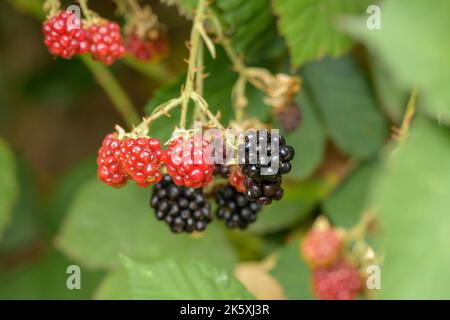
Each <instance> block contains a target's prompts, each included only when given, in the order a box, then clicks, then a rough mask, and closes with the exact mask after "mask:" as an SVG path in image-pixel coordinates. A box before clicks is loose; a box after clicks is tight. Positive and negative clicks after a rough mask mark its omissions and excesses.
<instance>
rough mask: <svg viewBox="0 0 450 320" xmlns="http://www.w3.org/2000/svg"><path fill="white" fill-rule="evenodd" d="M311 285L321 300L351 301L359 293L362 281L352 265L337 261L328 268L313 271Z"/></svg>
mask: <svg viewBox="0 0 450 320" xmlns="http://www.w3.org/2000/svg"><path fill="white" fill-rule="evenodd" d="M312 284H313V291H314V294H315V295H316V296H317V298H319V299H321V300H351V299H354V298H355V297H356V296H357V294H358V293H359V292H360V291H361V289H362V285H363V281H362V279H361V276H360V274H359V272H358V269H357V268H356V267H355V266H354V265H352V264H350V263H349V262H346V261H338V262H336V263H335V264H334V265H332V266H331V267H330V268H319V269H315V270H313V275H312Z"/></svg>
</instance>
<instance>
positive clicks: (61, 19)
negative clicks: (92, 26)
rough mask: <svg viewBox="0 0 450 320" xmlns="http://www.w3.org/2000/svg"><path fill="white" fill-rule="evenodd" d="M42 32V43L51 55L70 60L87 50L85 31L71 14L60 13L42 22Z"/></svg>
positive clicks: (77, 19)
mask: <svg viewBox="0 0 450 320" xmlns="http://www.w3.org/2000/svg"><path fill="white" fill-rule="evenodd" d="M42 31H43V33H44V43H45V45H46V46H47V47H48V51H49V52H50V53H51V54H52V55H55V56H59V57H62V58H65V59H70V58H72V57H73V56H74V55H76V54H82V53H85V52H87V50H88V47H89V42H88V40H87V34H86V30H85V29H83V23H82V21H81V20H80V19H79V18H78V17H77V16H76V15H75V13H73V12H70V11H61V12H60V13H59V14H57V15H55V16H54V17H52V18H50V19H49V20H47V21H45V22H44V24H43V25H42Z"/></svg>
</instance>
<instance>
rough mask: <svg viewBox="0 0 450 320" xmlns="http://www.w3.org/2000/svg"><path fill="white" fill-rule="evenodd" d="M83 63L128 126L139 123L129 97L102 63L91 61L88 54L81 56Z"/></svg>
mask: <svg viewBox="0 0 450 320" xmlns="http://www.w3.org/2000/svg"><path fill="white" fill-rule="evenodd" d="M81 59H82V61H83V62H84V64H85V65H86V66H87V67H88V68H89V70H91V72H92V74H93V75H94V77H95V78H96V79H97V81H98V83H99V84H100V86H101V87H102V88H103V89H104V90H105V92H106V94H107V95H108V97H109V98H110V99H111V101H112V103H113V105H114V107H115V108H116V110H117V111H118V112H119V113H120V114H121V115H122V117H123V118H124V120H125V121H126V123H127V124H128V125H129V126H132V125H133V124H136V123H139V115H138V113H137V111H136V110H137V109H136V108H135V107H134V105H133V103H132V102H131V100H130V98H129V97H128V95H127V94H126V92H125V91H124V89H123V88H122V86H121V85H120V83H119V82H118V81H117V80H116V78H115V77H114V75H113V74H112V73H111V72H110V71H109V70H108V69H107V68H106V67H104V66H103V65H102V64H100V63H98V62H95V61H93V60H92V59H91V58H89V57H88V56H81Z"/></svg>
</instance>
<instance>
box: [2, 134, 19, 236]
mask: <svg viewBox="0 0 450 320" xmlns="http://www.w3.org/2000/svg"><path fill="white" fill-rule="evenodd" d="M17 196H18V182H17V178H16V165H15V163H14V157H13V154H12V152H11V150H10V149H9V147H8V146H7V144H6V143H5V142H4V141H3V140H2V139H1V138H0V199H1V200H0V235H1V233H2V231H3V230H4V228H5V227H6V225H7V224H8V222H9V221H10V218H11V211H12V209H13V206H14V204H15V203H16V200H17Z"/></svg>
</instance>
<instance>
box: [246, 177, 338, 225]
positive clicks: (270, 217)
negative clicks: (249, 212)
mask: <svg viewBox="0 0 450 320" xmlns="http://www.w3.org/2000/svg"><path fill="white" fill-rule="evenodd" d="M335 183H336V181H335V180H334V179H333V178H331V177H330V178H323V179H317V180H308V181H304V182H301V183H297V184H295V185H285V186H284V189H285V190H284V191H285V194H284V197H283V199H282V200H280V201H276V202H273V203H272V204H271V205H270V206H265V207H264V208H263V210H262V211H261V212H260V213H259V214H258V220H257V221H256V222H255V223H254V224H253V225H252V226H251V227H250V229H249V230H250V231H252V232H256V233H271V232H276V231H280V230H283V229H284V228H288V227H290V226H292V225H293V224H294V223H298V222H300V221H301V220H302V219H305V218H306V217H307V216H308V214H310V213H311V211H312V209H314V207H315V206H316V205H317V204H318V203H319V202H320V200H322V199H323V198H325V197H326V196H327V195H328V194H329V192H330V191H331V190H332V189H333V187H334V185H335Z"/></svg>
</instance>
